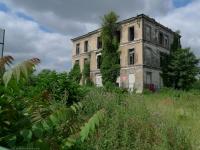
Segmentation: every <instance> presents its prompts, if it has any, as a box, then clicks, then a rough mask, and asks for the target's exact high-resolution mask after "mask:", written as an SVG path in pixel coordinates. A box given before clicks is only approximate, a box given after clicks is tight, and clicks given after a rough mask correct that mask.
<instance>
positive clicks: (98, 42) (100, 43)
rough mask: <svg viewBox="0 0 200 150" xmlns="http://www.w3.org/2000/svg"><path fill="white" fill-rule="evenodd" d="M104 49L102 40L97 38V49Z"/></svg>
mask: <svg viewBox="0 0 200 150" xmlns="http://www.w3.org/2000/svg"><path fill="white" fill-rule="evenodd" d="M101 48H102V39H101V37H100V36H98V37H97V49H101Z"/></svg>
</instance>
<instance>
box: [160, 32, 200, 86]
mask: <svg viewBox="0 0 200 150" xmlns="http://www.w3.org/2000/svg"><path fill="white" fill-rule="evenodd" d="M198 65H199V59H197V58H196V56H195V55H194V53H193V52H192V51H191V50H190V49H189V48H181V44H180V40H179V37H178V35H177V36H175V37H174V42H173V44H172V45H171V49H170V55H169V56H167V55H166V56H165V57H164V58H163V61H162V71H163V75H162V76H163V81H164V84H165V86H167V87H173V88H175V89H184V90H188V89H190V88H191V86H192V85H193V83H194V82H195V81H196V77H197V75H198V74H199V73H200V67H199V66H198Z"/></svg>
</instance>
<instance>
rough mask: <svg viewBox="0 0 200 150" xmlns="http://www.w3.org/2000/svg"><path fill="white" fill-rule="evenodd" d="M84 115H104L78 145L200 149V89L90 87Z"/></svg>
mask: <svg viewBox="0 0 200 150" xmlns="http://www.w3.org/2000/svg"><path fill="white" fill-rule="evenodd" d="M83 103H84V105H85V108H84V113H82V114H80V115H81V116H83V115H85V116H86V117H87V116H90V115H92V114H93V113H94V112H95V111H97V110H99V109H102V108H103V109H105V110H106V117H105V119H104V121H103V122H102V123H101V125H100V128H99V129H98V131H97V132H96V133H95V134H93V135H91V136H90V138H89V139H88V140H87V141H86V143H83V144H80V145H79V146H77V147H76V148H77V149H121V150H126V149H139V150H141V149H173V150H177V149H178V150H179V149H195V150H198V149H200V117H199V116H200V92H199V91H189V92H184V91H175V90H170V89H165V90H161V91H160V92H157V93H150V92H145V93H144V94H127V93H125V94H116V93H115V92H114V93H109V92H106V91H105V90H103V89H93V90H91V92H89V93H88V95H87V96H86V98H85V100H84V101H83Z"/></svg>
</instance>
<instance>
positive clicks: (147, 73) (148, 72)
mask: <svg viewBox="0 0 200 150" xmlns="http://www.w3.org/2000/svg"><path fill="white" fill-rule="evenodd" d="M147 75H150V83H147ZM145 82H146V83H145V84H147V85H149V84H152V72H150V71H146V81H145Z"/></svg>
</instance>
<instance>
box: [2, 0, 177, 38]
mask: <svg viewBox="0 0 200 150" xmlns="http://www.w3.org/2000/svg"><path fill="white" fill-rule="evenodd" d="M4 2H5V3H6V4H8V5H9V6H10V7H12V8H15V9H16V10H17V11H22V12H24V13H26V14H29V15H31V16H32V17H33V18H34V19H35V20H36V21H37V22H39V23H41V24H43V25H45V26H48V27H50V28H52V29H54V30H55V31H56V32H60V33H65V34H70V35H73V36H74V35H80V34H83V33H85V32H88V31H91V30H94V29H95V28H93V27H97V26H98V25H99V24H100V21H101V19H100V17H101V16H103V15H104V14H105V13H107V12H108V11H110V10H114V11H116V12H117V13H118V14H119V15H120V17H121V19H125V18H129V17H133V16H135V15H137V14H140V13H146V14H149V15H156V16H160V15H164V14H166V13H167V12H168V11H170V10H171V9H173V3H172V0H166V1H163V0H153V1H152V0H123V1H122V0H65V1H61V0H34V1H33V0H4ZM88 26H89V27H90V28H88Z"/></svg>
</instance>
